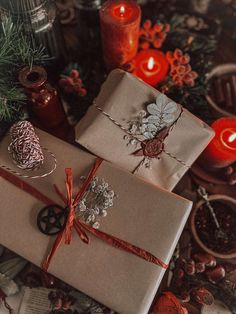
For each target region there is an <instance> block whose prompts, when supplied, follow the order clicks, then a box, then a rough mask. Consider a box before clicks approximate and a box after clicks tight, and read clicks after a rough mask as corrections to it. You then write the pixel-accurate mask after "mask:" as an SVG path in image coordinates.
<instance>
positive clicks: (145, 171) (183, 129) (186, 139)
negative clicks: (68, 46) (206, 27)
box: [76, 70, 214, 191]
mask: <svg viewBox="0 0 236 314" xmlns="http://www.w3.org/2000/svg"><path fill="white" fill-rule="evenodd" d="M156 101H157V103H158V106H159V109H158V108H157V107H156V104H155V102H156ZM151 103H154V108H153V110H152V108H151V109H150V111H151V113H152V114H154V115H152V116H151V117H149V118H148V119H153V118H154V119H156V118H158V120H156V121H158V123H159V122H160V120H159V118H160V117H161V114H162V113H160V106H162V105H164V107H165V111H164V113H166V115H165V119H164V122H166V123H167V125H166V126H170V125H171V122H169V124H168V120H169V118H170V116H171V115H172V114H173V110H174V109H175V107H176V112H175V114H174V116H173V117H174V118H175V119H176V123H174V125H173V127H172V128H171V130H170V132H169V135H168V136H167V137H166V138H165V140H164V147H162V148H164V150H163V151H162V153H161V154H160V155H159V156H158V158H151V167H150V168H147V167H145V165H144V163H145V159H144V156H140V154H137V153H135V152H137V149H138V148H141V146H140V142H139V140H141V141H143V140H144V139H145V137H144V136H143V135H144V134H141V135H140V134H139V135H138V136H136V138H137V137H138V141H137V140H135V142H136V143H137V142H139V143H138V146H136V145H127V143H128V142H129V140H128V139H127V137H130V134H127V132H126V131H130V129H131V128H130V121H133V120H134V119H136V118H137V117H138V116H139V113H140V112H143V110H145V108H146V106H147V105H148V104H151ZM166 105H167V106H166ZM97 107H99V109H98V108H97ZM101 110H103V112H102V111H101ZM157 110H159V113H158V115H159V116H158V117H157V116H155V113H157ZM108 116H109V117H108ZM109 118H110V119H109ZM144 118H145V117H144ZM112 119H113V121H112ZM149 121H151V120H149ZM153 121H154V120H152V121H151V122H153ZM169 121H170V120H169ZM117 123H118V124H119V125H120V126H118V125H117ZM150 124H151V125H150ZM150 124H149V125H148V127H149V128H152V130H154V132H155V128H156V126H155V125H153V123H150ZM146 126H147V124H146ZM133 127H135V128H137V124H136V126H135V125H134V126H133ZM142 127H143V126H142ZM122 128H123V129H122ZM124 129H125V130H124ZM140 130H141V129H139V131H140ZM149 130H150V129H149ZM213 135H214V132H213V130H212V129H211V128H209V127H208V126H207V125H206V124H205V123H204V122H203V121H201V120H199V119H198V118H197V117H195V116H193V115H192V114H191V113H190V112H189V111H187V110H186V109H183V112H182V113H181V106H180V105H177V104H176V103H174V102H173V101H171V100H170V99H169V98H167V97H165V96H164V95H163V94H161V93H160V92H158V91H157V90H156V89H154V88H152V87H151V86H149V85H147V84H146V83H144V82H143V81H141V80H140V79H138V78H136V77H134V76H133V75H132V74H130V73H127V72H124V71H122V70H114V71H113V72H111V74H110V75H109V76H108V78H107V80H106V82H105V83H104V84H103V86H102V89H101V91H100V93H99V95H98V97H97V99H95V103H94V104H93V105H92V106H91V107H90V108H89V109H88V112H87V113H86V115H85V116H84V117H83V119H82V120H81V121H80V122H79V123H78V125H77V126H76V141H77V142H78V143H80V144H81V145H82V146H84V147H85V148H86V149H88V150H89V151H91V152H92V153H94V154H95V155H97V156H100V157H101V158H103V159H105V160H107V161H110V162H112V163H114V164H117V165H118V166H120V167H122V168H125V169H126V170H128V171H130V172H133V173H135V174H136V175H138V176H139V177H142V178H144V179H145V180H147V181H149V182H151V183H154V184H157V185H159V186H160V187H163V188H165V189H167V190H170V191H171V190H172V189H173V188H174V187H175V185H176V184H177V183H178V181H179V180H180V179H181V177H182V176H183V175H184V173H185V172H186V171H187V170H188V169H189V167H190V166H191V165H192V164H193V162H194V161H195V160H196V159H197V157H198V156H199V155H200V154H201V152H202V151H203V150H204V148H205V147H206V146H207V144H208V143H209V142H210V140H211V139H212V137H213ZM145 136H146V135H145ZM148 136H149V135H148ZM130 138H131V141H130V142H131V143H132V136H131V137H130ZM146 147H147V146H146ZM149 148H151V150H152V151H153V145H151V146H150V145H149ZM151 153H153V152H151ZM159 158H160V159H159ZM142 163H143V164H142ZM141 164H142V165H141Z"/></svg>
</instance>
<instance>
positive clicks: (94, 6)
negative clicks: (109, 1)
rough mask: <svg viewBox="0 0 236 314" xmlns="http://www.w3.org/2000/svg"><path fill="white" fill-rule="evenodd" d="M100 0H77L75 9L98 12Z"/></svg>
mask: <svg viewBox="0 0 236 314" xmlns="http://www.w3.org/2000/svg"><path fill="white" fill-rule="evenodd" d="M101 2H102V0H77V1H76V7H77V8H78V9H80V10H99V9H100V7H101Z"/></svg>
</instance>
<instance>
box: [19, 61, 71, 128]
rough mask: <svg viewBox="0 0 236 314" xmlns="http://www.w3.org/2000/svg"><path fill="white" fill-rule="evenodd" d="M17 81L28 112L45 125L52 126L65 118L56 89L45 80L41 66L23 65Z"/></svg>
mask: <svg viewBox="0 0 236 314" xmlns="http://www.w3.org/2000/svg"><path fill="white" fill-rule="evenodd" d="M19 82H20V84H21V85H22V86H23V88H24V90H25V93H26V95H27V98H28V107H29V108H28V109H29V112H30V113H31V114H32V115H33V116H34V117H35V118H36V119H37V120H38V121H39V122H40V123H41V124H42V125H44V126H45V127H47V128H53V127H56V126H58V125H60V124H61V123H63V122H64V121H65V120H66V116H65V113H64V110H63V108H62V104H61V101H60V98H59V96H58V93H57V90H56V89H55V88H54V87H52V85H51V84H50V83H49V82H48V80H47V72H46V71H45V69H44V68H43V67H41V66H32V67H31V68H30V67H28V66H27V67H24V68H23V69H21V70H20V72H19Z"/></svg>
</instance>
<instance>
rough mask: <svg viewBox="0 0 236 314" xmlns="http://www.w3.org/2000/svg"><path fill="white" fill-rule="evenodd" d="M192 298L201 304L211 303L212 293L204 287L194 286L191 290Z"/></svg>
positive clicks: (212, 299) (212, 300)
mask: <svg viewBox="0 0 236 314" xmlns="http://www.w3.org/2000/svg"><path fill="white" fill-rule="evenodd" d="M191 295H192V297H193V298H194V300H195V301H196V302H197V303H199V304H202V305H211V304H212V303H213V302H214V297H213V295H212V294H211V293H210V292H209V291H208V290H207V289H206V288H203V287H201V288H196V289H194V290H193V291H192V292H191Z"/></svg>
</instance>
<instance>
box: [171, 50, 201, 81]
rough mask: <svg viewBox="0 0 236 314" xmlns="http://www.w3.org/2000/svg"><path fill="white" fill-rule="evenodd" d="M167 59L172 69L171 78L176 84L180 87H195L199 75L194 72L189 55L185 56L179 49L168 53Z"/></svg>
mask: <svg viewBox="0 0 236 314" xmlns="http://www.w3.org/2000/svg"><path fill="white" fill-rule="evenodd" d="M166 58H167V60H168V62H169V64H170V67H171V70H170V77H171V78H172V81H173V82H174V84H175V85H176V86H178V87H182V86H184V85H186V86H190V87H193V86H194V85H195V79H196V78H197V77H198V74H197V72H195V71H193V70H192V67H191V65H190V56H189V54H187V53H185V54H184V53H183V51H182V50H180V49H178V48H177V49H175V51H174V52H172V51H167V53H166Z"/></svg>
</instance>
